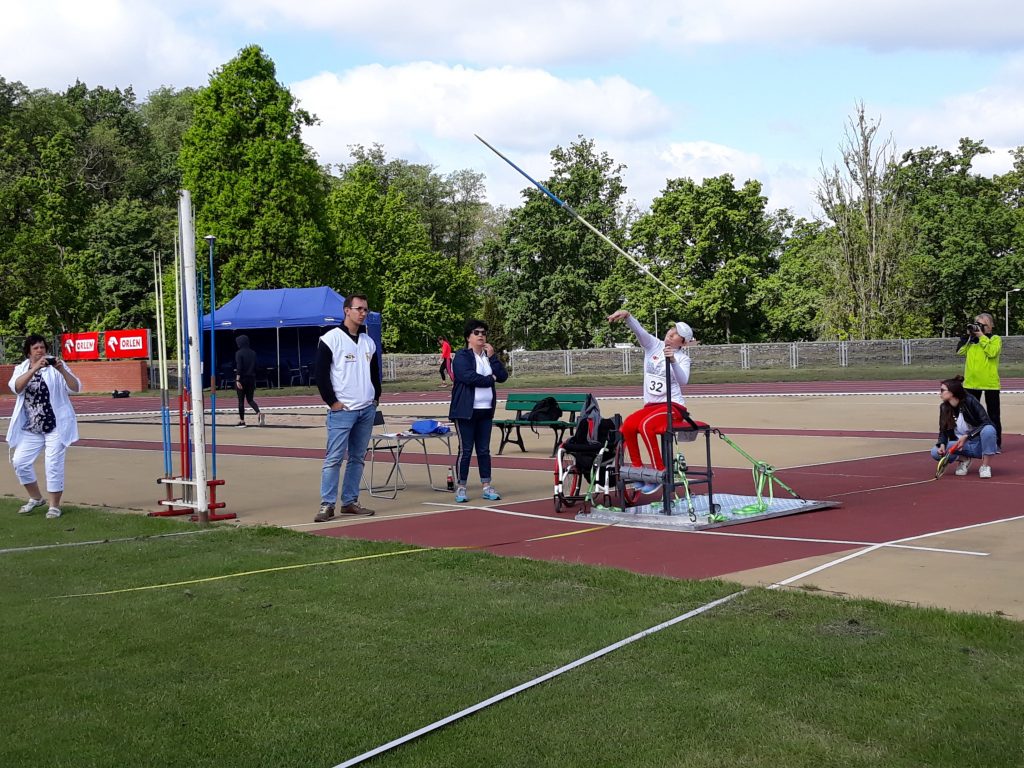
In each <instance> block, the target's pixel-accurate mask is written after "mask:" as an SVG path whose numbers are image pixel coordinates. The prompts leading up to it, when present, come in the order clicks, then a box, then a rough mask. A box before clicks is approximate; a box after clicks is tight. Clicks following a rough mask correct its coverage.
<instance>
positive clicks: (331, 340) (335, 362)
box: [313, 293, 380, 523]
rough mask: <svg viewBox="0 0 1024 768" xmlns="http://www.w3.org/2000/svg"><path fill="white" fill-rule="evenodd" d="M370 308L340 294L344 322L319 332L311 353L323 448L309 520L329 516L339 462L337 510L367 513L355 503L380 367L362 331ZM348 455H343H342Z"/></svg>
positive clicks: (360, 299)
mask: <svg viewBox="0 0 1024 768" xmlns="http://www.w3.org/2000/svg"><path fill="white" fill-rule="evenodd" d="M369 311H370V305H369V304H368V303H367V299H366V296H365V295H364V294H361V293H353V294H350V295H349V296H346V297H345V321H344V322H343V323H342V325H341V327H340V328H332V329H331V330H329V331H328V332H327V333H325V334H324V335H323V336H321V337H320V343H319V345H318V346H317V358H316V386H317V389H319V390H320V397H321V398H323V401H324V402H325V403H326V404H327V406H328V408H329V410H328V411H327V452H326V454H325V455H324V465H323V470H322V472H321V476H320V511H319V512H317V514H316V517H314V518H313V521H314V522H317V523H324V522H327V521H328V520H330V519H331V518H332V517H334V505H335V502H336V501H337V498H338V480H339V476H340V474H341V463H342V462H343V461H344V462H345V477H344V480H342V483H341V513H342V514H345V515H372V514H373V510H372V509H367V508H366V507H363V506H360V504H359V485H360V482H361V480H362V477H363V462H364V460H365V458H366V446H367V445H368V444H369V442H370V434H371V432H372V431H373V419H374V416H375V415H376V413H377V403H378V402H379V401H380V366H379V365H378V363H377V345H376V344H375V343H374V341H373V339H371V338H370V334H368V333H367V332H366V315H367V313H368V312H369ZM346 456H347V457H348V458H347V460H346V458H345V457H346Z"/></svg>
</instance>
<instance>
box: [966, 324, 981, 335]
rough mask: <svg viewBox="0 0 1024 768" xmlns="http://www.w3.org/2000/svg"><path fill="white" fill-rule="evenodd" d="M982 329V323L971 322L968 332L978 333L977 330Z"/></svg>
mask: <svg viewBox="0 0 1024 768" xmlns="http://www.w3.org/2000/svg"><path fill="white" fill-rule="evenodd" d="M980 330H981V326H980V325H978V324H977V323H970V324H969V325H968V326H967V333H969V334H971V333H977V332H978V331H980Z"/></svg>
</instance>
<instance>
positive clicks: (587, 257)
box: [484, 136, 626, 349]
mask: <svg viewBox="0 0 1024 768" xmlns="http://www.w3.org/2000/svg"><path fill="white" fill-rule="evenodd" d="M551 158H552V160H553V161H554V169H553V171H552V176H551V177H550V178H549V179H548V180H547V182H546V186H547V187H548V188H549V189H550V190H551V191H552V192H554V193H555V194H556V195H558V196H559V197H560V198H561V199H563V200H565V201H566V202H567V203H569V204H570V205H571V206H572V207H573V208H574V209H575V210H576V211H578V212H579V214H580V215H581V216H582V217H583V218H585V219H586V220H587V221H589V222H590V223H591V224H592V225H593V226H594V227H596V228H597V229H598V230H600V231H601V232H603V233H605V234H606V235H607V236H608V237H610V238H611V239H612V240H616V241H621V240H622V223H623V222H622V220H621V218H620V215H619V204H620V201H621V200H622V197H623V195H624V194H625V192H626V187H625V185H624V184H623V183H622V179H621V172H622V168H623V166H621V165H618V164H616V163H615V162H614V161H613V160H612V159H611V158H610V157H609V156H608V155H607V154H606V153H604V152H602V153H600V154H598V153H597V152H596V150H595V146H594V142H593V141H592V140H588V139H585V138H583V137H582V136H581V137H579V140H578V141H577V142H575V143H573V144H571V145H570V146H569V147H568V148H562V147H557V148H555V149H554V150H552V152H551ZM523 196H524V198H525V203H524V204H523V205H522V206H521V207H520V208H517V209H515V210H513V211H512V212H511V214H510V215H509V217H508V220H507V222H506V223H505V226H504V228H503V230H502V231H501V233H500V234H499V235H498V236H497V237H495V238H493V239H490V240H488V241H487V242H486V243H485V245H484V251H485V254H486V256H485V258H486V261H487V265H486V272H487V276H488V281H487V284H488V290H489V292H490V294H491V295H492V296H493V298H494V301H495V303H496V305H497V309H498V312H499V313H500V314H501V316H502V317H504V318H505V324H506V327H505V328H504V332H505V334H506V336H507V337H508V338H511V339H514V340H515V341H516V342H518V343H519V344H522V345H523V346H526V347H528V348H531V349H545V348H547V349H550V348H551V347H555V348H560V349H570V348H573V347H585V346H590V345H591V344H592V343H593V342H594V340H595V339H596V338H598V337H600V335H602V334H603V333H604V330H605V329H606V325H607V324H606V323H605V316H606V315H607V314H608V310H609V307H608V306H607V299H602V290H601V285H602V283H603V282H604V281H605V280H607V279H608V278H609V276H610V275H611V272H612V265H613V264H614V263H615V258H614V251H612V250H611V249H610V248H609V246H608V244H607V243H605V242H604V241H603V240H601V238H599V237H597V236H596V235H594V234H593V233H592V232H590V231H589V230H587V229H586V228H585V227H584V226H583V225H582V224H580V223H579V222H577V221H575V220H573V219H572V218H571V217H569V216H567V215H566V214H565V212H564V211H562V210H559V208H558V206H556V205H553V204H552V202H551V201H550V200H549V199H548V198H547V197H546V196H545V195H544V194H543V193H541V192H540V191H539V190H537V189H533V188H529V189H526V190H525V191H524V192H523Z"/></svg>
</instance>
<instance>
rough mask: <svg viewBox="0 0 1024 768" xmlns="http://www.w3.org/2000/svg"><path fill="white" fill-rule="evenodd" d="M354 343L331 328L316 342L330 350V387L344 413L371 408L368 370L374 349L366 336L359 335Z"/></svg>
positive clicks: (345, 335)
mask: <svg viewBox="0 0 1024 768" xmlns="http://www.w3.org/2000/svg"><path fill="white" fill-rule="evenodd" d="M358 338H359V341H358V343H357V342H355V341H352V337H351V336H349V335H348V334H347V333H345V332H344V331H343V330H341V329H340V328H332V329H331V330H329V331H328V332H327V333H325V334H324V335H323V336H321V337H320V341H321V342H323V343H324V345H326V346H327V348H328V349H330V350H331V387H333V388H334V396H335V397H336V398H338V402H339V403H341V404H342V405H344V406H345V408H346V409H347V410H350V411H359V410H362V409H363V408H366V407H367V406H370V405H373V400H374V391H373V380H372V379H371V378H370V366H371V365H373V356H374V355H375V354H376V353H377V345H376V344H375V343H374V341H373V339H371V338H370V334H368V333H360V334H359V336H358Z"/></svg>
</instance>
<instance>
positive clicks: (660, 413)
mask: <svg viewBox="0 0 1024 768" xmlns="http://www.w3.org/2000/svg"><path fill="white" fill-rule="evenodd" d="M684 413H686V409H685V408H684V407H683V406H681V405H678V404H676V403H672V423H673V424H675V425H677V426H678V425H679V424H681V423H683V414H684ZM666 429H668V415H667V413H666V408H665V404H664V403H651V404H649V405H645V406H644V407H643V408H641V409H640V410H639V411H636V412H635V413H631V414H629V416H627V417H626V419H625V421H623V422H622V440H623V442H625V444H626V453H627V454H629V463H630V464H632V465H633V466H635V467H639V466H641V465H642V464H643V462H642V461H641V460H640V438H641V437H642V438H643V439H644V445H645V446H647V453H648V455H649V456H650V457H651V463H652V464H653V465H654V468H655V469H658V470H663V469H665V461H664V459H662V457H661V439H660V438H661V435H663V434H664V433H665V430H666Z"/></svg>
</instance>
